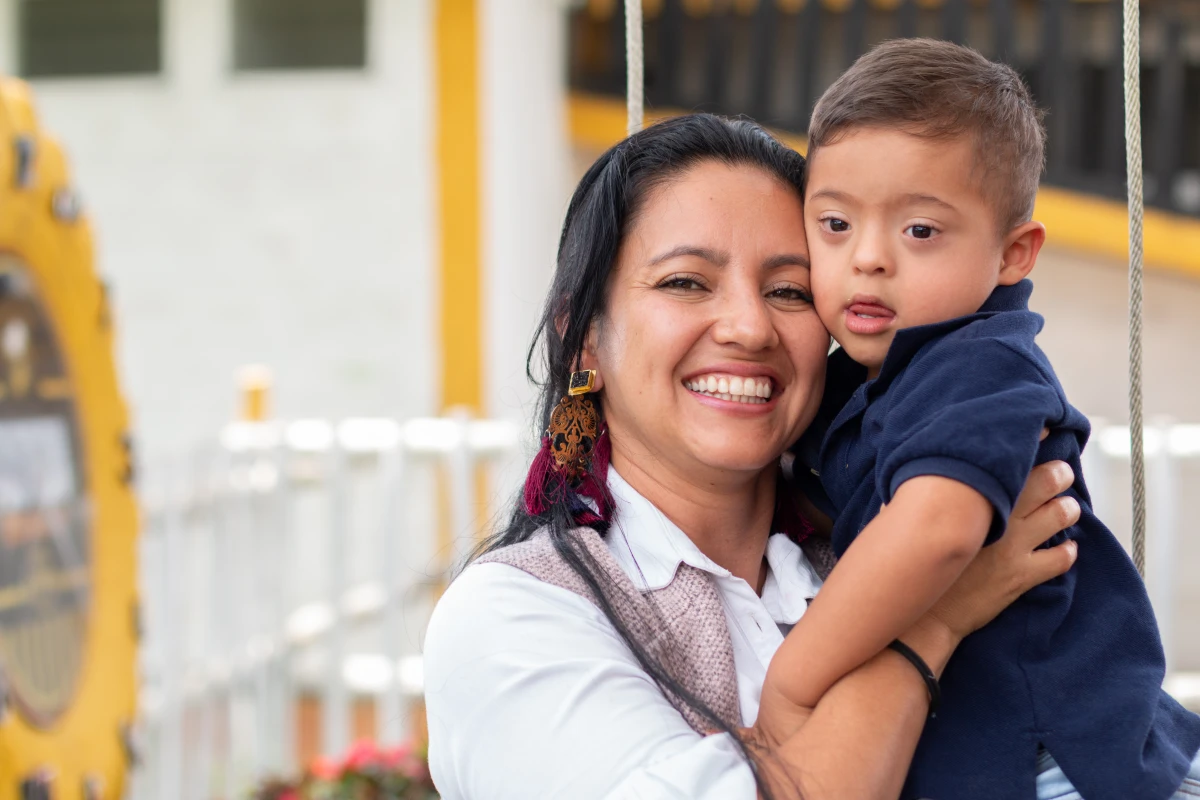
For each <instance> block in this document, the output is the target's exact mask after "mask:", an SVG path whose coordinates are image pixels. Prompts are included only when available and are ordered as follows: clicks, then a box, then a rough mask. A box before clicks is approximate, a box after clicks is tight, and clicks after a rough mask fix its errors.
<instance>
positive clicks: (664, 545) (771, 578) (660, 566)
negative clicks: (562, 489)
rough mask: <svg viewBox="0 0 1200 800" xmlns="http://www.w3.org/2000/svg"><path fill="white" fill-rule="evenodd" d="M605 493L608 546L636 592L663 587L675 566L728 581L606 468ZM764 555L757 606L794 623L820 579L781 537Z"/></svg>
mask: <svg viewBox="0 0 1200 800" xmlns="http://www.w3.org/2000/svg"><path fill="white" fill-rule="evenodd" d="M608 490H609V493H610V494H611V495H612V498H613V504H614V506H613V511H614V514H613V524H612V527H611V528H610V529H609V533H608V540H609V541H608V546H609V549H610V550H611V551H612V553H613V556H614V557H615V558H616V559H617V562H618V563H619V564H620V565H621V567H622V568H623V569H624V570H625V572H626V573H627V574H628V575H629V577H630V579H631V580H632V581H633V584H634V586H636V587H638V589H639V590H641V591H651V590H656V589H662V588H663V587H665V586H667V584H669V583H670V582H671V580H672V579H673V578H674V577H675V573H676V571H677V570H678V569H679V565H680V564H687V565H689V566H691V567H694V568H696V569H698V570H702V571H704V572H708V573H710V574H712V575H715V576H717V577H719V578H733V573H731V572H730V571H729V570H727V569H725V568H724V567H722V566H721V565H720V564H717V563H716V562H715V561H713V560H712V559H711V558H709V557H708V556H706V555H704V553H702V552H701V551H700V548H699V547H697V546H696V543H695V542H693V541H692V540H691V538H690V537H689V536H688V535H687V534H686V533H684V532H683V531H682V530H680V528H679V526H677V525H676V524H675V523H673V522H671V520H669V519H667V516H666V515H665V514H663V513H662V512H661V511H659V509H658V508H657V507H656V506H655V505H654V504H653V503H651V502H650V501H649V500H647V499H646V498H645V497H643V496H642V495H641V494H639V493H638V491H637V490H636V489H634V488H633V487H632V486H630V485H629V483H628V482H627V481H626V480H625V479H624V478H622V477H621V476H620V474H618V473H617V471H616V470H615V469H613V468H612V467H611V466H610V467H609V469H608ZM766 555H767V579H766V583H765V584H764V586H763V594H762V598H763V601H764V603H766V604H767V605H768V606H771V607H775V608H777V609H778V612H779V614H780V615H782V616H783V617H784V619H779V620H777V621H779V622H795V621H796V620H797V619H799V618H800V617H801V616H802V615H803V613H804V609H805V608H806V607H807V605H808V601H809V600H810V599H812V598H813V597H814V596H815V595H816V592H817V589H819V588H820V586H821V579H820V578H819V577H818V576H817V574H816V571H815V570H813V568H812V566H811V565H810V564H809V563H808V559H807V558H805V557H804V552H803V551H802V550H801V549H800V547H799V546H798V545H797V544H795V543H794V542H793V541H791V540H790V539H789V538H788V537H787V536H783V535H778V534H773V535H772V536H771V537H770V538H769V539H768V540H767V554H766Z"/></svg>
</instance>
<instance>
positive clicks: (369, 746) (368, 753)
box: [342, 739, 380, 772]
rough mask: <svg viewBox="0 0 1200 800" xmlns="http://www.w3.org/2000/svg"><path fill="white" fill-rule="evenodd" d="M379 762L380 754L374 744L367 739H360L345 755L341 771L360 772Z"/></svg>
mask: <svg viewBox="0 0 1200 800" xmlns="http://www.w3.org/2000/svg"><path fill="white" fill-rule="evenodd" d="M379 761H380V754H379V751H378V750H377V749H376V747H375V743H374V742H372V741H370V740H368V739H362V740H360V741H357V742H355V743H354V745H353V746H351V748H350V751H349V752H348V753H346V758H345V760H343V761H342V769H352V770H354V771H356V772H361V771H362V770H364V769H366V768H367V767H370V766H373V765H375V764H378V763H379Z"/></svg>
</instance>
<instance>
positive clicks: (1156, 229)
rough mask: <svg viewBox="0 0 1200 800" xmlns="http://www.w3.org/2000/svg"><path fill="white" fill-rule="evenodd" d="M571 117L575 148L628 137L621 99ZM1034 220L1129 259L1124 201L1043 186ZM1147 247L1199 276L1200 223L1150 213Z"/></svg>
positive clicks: (1073, 240) (1150, 265)
mask: <svg viewBox="0 0 1200 800" xmlns="http://www.w3.org/2000/svg"><path fill="white" fill-rule="evenodd" d="M681 113H684V112H682V111H680V110H678V109H660V110H657V111H648V112H647V114H646V119H647V122H648V123H649V122H653V121H655V120H659V119H664V118H666V117H669V116H673V115H676V114H681ZM567 119H568V124H569V126H570V128H569V133H570V136H571V141H572V143H573V144H575V145H576V146H580V147H586V148H589V149H593V150H605V149H607V148H609V147H611V146H612V145H614V144H616V143H617V142H618V141H620V140H621V139H622V138H624V136H625V104H624V102H622V101H620V100H613V99H610V98H607V97H596V96H594V95H587V94H583V93H572V94H571V97H570V101H569V107H568V117H567ZM776 135H777V136H779V138H780V139H781V140H782V141H783V142H785V143H787V144H788V146H790V147H793V148H795V149H796V150H799V151H800V152H804V151H805V150H807V149H808V147H807V143H806V141H805V138H804V137H803V136H798V135H796V134H786V133H780V132H776ZM1034 219H1036V220H1038V221H1039V222H1042V223H1044V224H1045V225H1046V231H1047V241H1048V242H1049V243H1050V244H1053V245H1056V246H1058V247H1066V248H1071V249H1074V250H1082V251H1084V252H1087V253H1095V254H1097V255H1102V256H1107V257H1109V258H1115V259H1119V260H1122V261H1124V260H1126V259H1127V258H1128V256H1129V249H1128V248H1129V245H1128V241H1129V240H1128V228H1129V223H1128V217H1127V216H1126V209H1125V204H1124V203H1121V202H1118V201H1115V200H1109V199H1107V198H1101V197H1095V196H1092V195H1087V194H1081V193H1079V192H1072V191H1068V190H1066V189H1059V188H1056V187H1052V186H1043V187H1042V188H1041V190H1039V191H1038V199H1037V206H1036V208H1035V210H1034ZM1145 244H1146V267H1147V269H1154V270H1166V271H1170V272H1177V273H1181V274H1184V275H1188V276H1191V277H1194V278H1200V220H1197V219H1193V218H1190V217H1184V216H1180V215H1178V214H1170V213H1168V212H1166V211H1160V210H1158V209H1149V210H1147V211H1146V219H1145Z"/></svg>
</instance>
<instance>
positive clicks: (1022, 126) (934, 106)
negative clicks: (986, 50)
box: [808, 39, 1046, 231]
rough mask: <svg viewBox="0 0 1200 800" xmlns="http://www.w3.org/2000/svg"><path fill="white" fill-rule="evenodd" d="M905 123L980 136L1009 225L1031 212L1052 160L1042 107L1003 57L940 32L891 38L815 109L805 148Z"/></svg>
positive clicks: (932, 133)
mask: <svg viewBox="0 0 1200 800" xmlns="http://www.w3.org/2000/svg"><path fill="white" fill-rule="evenodd" d="M867 127H880V128H899V129H901V130H905V131H907V132H909V133H912V134H914V135H916V136H920V137H924V138H930V139H951V138H957V137H958V136H962V135H964V134H967V135H971V136H973V137H974V138H975V164H976V170H975V171H976V172H977V173H978V176H979V182H980V186H981V188H982V190H983V193H984V196H985V197H987V198H988V199H989V201H990V202H991V203H992V204H993V206H994V208H995V210H996V215H997V221H998V222H999V223H1000V225H1001V226H1002V230H1003V231H1007V230H1010V229H1011V228H1013V227H1015V226H1017V225H1020V224H1021V223H1023V222H1028V221H1029V220H1030V218H1031V217H1032V215H1033V203H1034V199H1035V197H1036V196H1037V188H1038V180H1039V179H1040V178H1041V175H1042V169H1043V167H1044V164H1045V149H1046V131H1045V128H1044V127H1043V126H1042V111H1041V110H1040V109H1039V108H1038V107H1037V105H1036V104H1035V103H1034V102H1033V97H1032V96H1031V95H1030V93H1029V89H1028V88H1027V87H1026V86H1025V84H1024V82H1023V81H1022V80H1021V77H1020V76H1019V75H1018V74H1017V73H1016V71H1015V70H1013V68H1012V67H1009V66H1007V65H1006V64H997V63H995V62H993V61H988V60H987V59H986V58H984V57H983V56H982V55H980V54H979V53H977V52H976V51H974V50H972V49H970V48H968V47H962V46H960V45H956V44H952V43H950V42H942V41H937V40H935V39H893V40H891V41H887V42H883V43H882V44H880V45H878V46H877V47H875V48H873V49H872V50H871V51H870V52H868V53H867V54H866V55H864V56H862V57H861V58H859V59H858V60H857V61H856V62H854V65H853V66H852V67H850V69H848V70H846V72H845V73H843V74H842V76H841V77H840V78H838V79H837V80H836V81H834V83H833V85H832V86H830V87H829V88H828V89H827V90H825V93H824V94H823V95H821V99H820V100H818V101H817V106H816V108H815V109H814V110H813V115H812V122H811V124H810V125H809V128H808V156H809V158H810V159H811V158H812V157H813V156H815V155H816V153H817V152H818V151H819V150H820V149H821V148H822V147H824V146H826V145H830V144H833V143H834V142H836V141H837V140H838V139H839V138H841V137H842V136H845V135H846V134H847V133H849V132H851V131H853V130H855V129H858V128H867Z"/></svg>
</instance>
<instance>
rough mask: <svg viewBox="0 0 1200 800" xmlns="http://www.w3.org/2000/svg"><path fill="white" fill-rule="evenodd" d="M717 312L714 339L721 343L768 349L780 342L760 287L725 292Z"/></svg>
mask: <svg viewBox="0 0 1200 800" xmlns="http://www.w3.org/2000/svg"><path fill="white" fill-rule="evenodd" d="M718 313H719V317H718V319H717V320H716V324H714V325H713V337H714V338H715V339H716V341H717V343H718V344H735V345H739V346H740V347H743V348H745V349H747V350H765V349H768V348H770V347H774V346H775V345H777V344H778V343H779V333H778V331H776V330H775V323H774V321H773V320H772V319H771V315H770V313H769V309H768V308H767V301H766V299H765V298H764V297H763V296H762V293H761V292H760V291H759V287H758V286H757V284H756V285H755V286H753V287H749V286H747V287H738V288H736V289H735V288H729V289H726V290H725V297H724V302H722V303H721V304H720V306H719V311H718Z"/></svg>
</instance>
